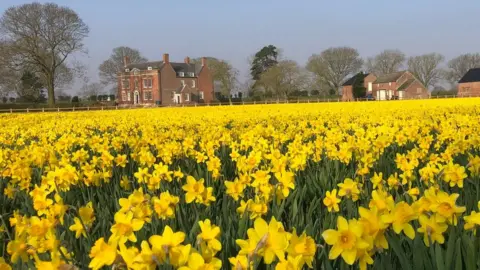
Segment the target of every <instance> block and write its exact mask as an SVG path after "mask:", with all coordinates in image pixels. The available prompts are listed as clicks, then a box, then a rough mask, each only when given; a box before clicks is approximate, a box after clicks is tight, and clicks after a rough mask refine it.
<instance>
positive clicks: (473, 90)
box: [457, 82, 480, 96]
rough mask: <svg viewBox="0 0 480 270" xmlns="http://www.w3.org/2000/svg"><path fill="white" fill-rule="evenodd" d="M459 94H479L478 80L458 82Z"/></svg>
mask: <svg viewBox="0 0 480 270" xmlns="http://www.w3.org/2000/svg"><path fill="white" fill-rule="evenodd" d="M457 91H458V93H457V94H458V95H459V96H480V82H469V83H459V84H458V90H457Z"/></svg>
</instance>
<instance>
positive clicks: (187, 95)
mask: <svg viewBox="0 0 480 270" xmlns="http://www.w3.org/2000/svg"><path fill="white" fill-rule="evenodd" d="M184 97H185V101H190V94H189V93H185V94H184Z"/></svg>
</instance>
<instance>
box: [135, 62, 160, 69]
mask: <svg viewBox="0 0 480 270" xmlns="http://www.w3.org/2000/svg"><path fill="white" fill-rule="evenodd" d="M148 67H152V68H153V69H161V68H162V67H163V61H154V62H145V63H138V64H129V65H127V68H128V69H134V68H137V69H139V70H147V68H148Z"/></svg>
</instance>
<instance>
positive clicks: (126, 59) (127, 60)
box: [123, 56, 130, 67]
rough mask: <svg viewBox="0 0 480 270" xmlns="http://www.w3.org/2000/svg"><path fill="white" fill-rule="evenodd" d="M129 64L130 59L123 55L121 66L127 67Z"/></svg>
mask: <svg viewBox="0 0 480 270" xmlns="http://www.w3.org/2000/svg"><path fill="white" fill-rule="evenodd" d="M129 64H130V59H129V58H128V56H124V57H123V66H124V67H127V66H128V65H129Z"/></svg>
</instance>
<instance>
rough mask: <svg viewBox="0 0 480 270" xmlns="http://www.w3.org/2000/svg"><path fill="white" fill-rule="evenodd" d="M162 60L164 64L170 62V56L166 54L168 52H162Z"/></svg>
mask: <svg viewBox="0 0 480 270" xmlns="http://www.w3.org/2000/svg"><path fill="white" fill-rule="evenodd" d="M163 62H164V63H165V64H168V63H170V57H169V56H168V53H164V54H163Z"/></svg>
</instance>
